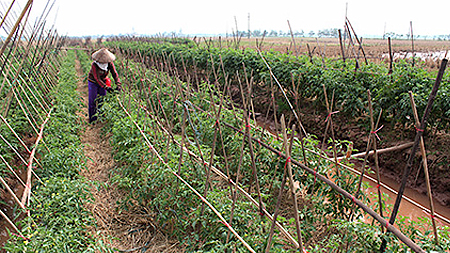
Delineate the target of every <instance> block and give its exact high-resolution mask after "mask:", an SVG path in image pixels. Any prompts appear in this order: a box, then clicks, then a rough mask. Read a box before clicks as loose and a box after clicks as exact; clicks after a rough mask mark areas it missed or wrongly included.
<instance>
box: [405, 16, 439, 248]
mask: <svg viewBox="0 0 450 253" xmlns="http://www.w3.org/2000/svg"><path fill="white" fill-rule="evenodd" d="M411 26H412V24H411ZM411 29H412V28H411ZM408 94H409V99H410V102H411V107H412V110H413V114H414V120H415V122H416V123H415V124H416V126H418V125H420V122H419V115H418V113H417V108H416V103H415V102H414V97H413V94H412V92H411V91H409V93H408ZM420 152H421V155H422V164H423V171H424V173H425V182H426V184H427V195H428V201H429V202H430V216H431V223H432V224H433V233H434V238H435V241H436V244H439V237H438V234H437V229H436V221H435V219H434V203H433V194H432V192H431V184H430V176H429V173H428V164H427V154H426V151H425V142H424V140H423V136H422V137H420Z"/></svg>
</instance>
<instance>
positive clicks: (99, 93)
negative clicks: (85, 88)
mask: <svg viewBox="0 0 450 253" xmlns="http://www.w3.org/2000/svg"><path fill="white" fill-rule="evenodd" d="M88 85H89V122H94V121H96V120H97V115H96V113H97V106H98V102H99V100H101V98H102V97H103V96H105V95H106V89H104V88H102V87H100V85H98V84H96V83H93V82H91V81H88Z"/></svg>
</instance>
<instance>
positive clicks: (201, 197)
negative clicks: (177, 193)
mask: <svg viewBox="0 0 450 253" xmlns="http://www.w3.org/2000/svg"><path fill="white" fill-rule="evenodd" d="M117 100H118V101H119V105H120V106H121V107H122V109H123V110H124V111H125V113H126V114H127V115H128V117H129V118H130V120H131V121H132V122H133V123H134V125H135V126H136V127H137V128H138V130H139V132H140V133H141V135H142V136H143V137H144V140H145V142H146V144H147V145H148V147H149V148H150V150H151V151H152V152H153V153H154V154H155V155H156V157H157V158H158V160H159V161H160V162H161V163H162V164H163V165H164V166H165V167H167V169H168V170H169V171H170V172H171V173H172V174H173V175H174V176H176V177H177V178H178V179H179V180H180V181H181V182H182V183H183V184H185V185H186V186H187V187H188V188H189V189H190V190H191V191H192V192H193V193H194V194H195V195H197V196H198V197H199V198H200V199H201V201H202V202H203V203H205V204H206V205H207V206H208V207H209V208H210V209H211V210H212V211H213V212H214V213H215V214H216V215H217V217H218V218H219V219H220V220H221V222H222V223H223V224H224V225H225V226H226V227H227V228H228V229H229V230H230V231H231V232H232V233H233V234H234V235H235V236H236V237H237V238H238V240H239V241H241V242H242V244H243V245H244V246H245V247H246V248H247V249H248V250H249V251H250V252H255V250H253V249H252V247H251V246H250V245H249V244H248V243H247V242H245V240H244V239H243V238H242V237H241V236H239V234H238V233H237V232H236V231H235V230H234V229H233V228H232V227H231V225H230V224H228V222H227V221H226V220H225V219H224V218H223V216H222V215H221V214H220V212H219V211H217V209H216V208H214V206H213V205H211V203H209V201H208V200H206V199H205V198H204V197H203V196H202V195H201V194H200V193H199V192H198V191H197V190H195V188H193V187H192V186H191V185H190V184H189V183H188V182H187V181H186V180H184V179H183V178H182V177H181V176H180V175H178V174H177V173H176V172H175V171H173V169H172V168H171V167H170V166H169V165H168V164H167V163H166V162H165V161H164V159H162V157H161V156H160V155H159V153H158V152H157V150H156V149H155V148H154V147H153V145H152V144H151V142H150V140H149V139H148V138H147V137H146V136H145V134H143V131H142V129H141V127H140V126H139V125H138V124H137V123H136V122H135V121H134V120H133V117H132V116H131V115H130V113H129V112H128V111H127V110H126V109H125V107H124V106H123V104H122V102H121V101H120V99H119V97H117Z"/></svg>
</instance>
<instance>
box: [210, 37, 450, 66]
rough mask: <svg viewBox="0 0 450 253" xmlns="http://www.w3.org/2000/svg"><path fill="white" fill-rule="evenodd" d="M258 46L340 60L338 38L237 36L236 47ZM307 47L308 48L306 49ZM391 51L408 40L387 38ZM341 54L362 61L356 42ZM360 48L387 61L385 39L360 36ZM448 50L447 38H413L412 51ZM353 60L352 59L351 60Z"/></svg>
mask: <svg viewBox="0 0 450 253" xmlns="http://www.w3.org/2000/svg"><path fill="white" fill-rule="evenodd" d="M211 39H212V42H213V43H214V45H215V46H223V47H234V38H221V40H220V44H219V39H218V38H211ZM257 41H258V44H260V45H261V50H263V51H268V50H274V51H279V52H283V53H288V54H298V55H309V53H311V55H312V56H317V57H322V56H323V57H326V58H334V59H342V50H341V47H340V43H339V39H338V38H318V39H316V38H298V37H296V38H295V47H294V44H293V43H292V39H291V38H290V37H277V38H273V37H267V38H264V40H262V38H250V39H248V38H241V40H240V44H239V45H240V46H239V47H240V48H256V43H257ZM308 46H309V50H308ZM391 47H392V53H393V54H395V53H400V52H412V44H411V41H410V40H406V39H404V40H399V39H396V40H391ZM344 48H345V49H344V55H345V57H346V58H359V61H360V62H362V61H364V56H363V54H362V52H361V51H360V52H358V48H357V45H356V47H355V50H354V51H353V50H352V47H351V46H349V44H348V41H347V43H345V44H344ZM362 48H363V49H364V52H365V54H366V58H367V59H368V60H369V61H372V62H382V61H384V62H389V58H388V57H385V58H382V55H383V54H388V53H389V47H388V40H387V39H385V40H383V39H362ZM448 50H450V41H439V40H415V41H414V52H416V53H417V52H421V53H430V52H439V51H448ZM353 61H354V60H353ZM439 65H440V62H439V61H432V60H431V59H429V60H426V61H424V66H426V67H427V68H428V69H430V70H437V69H439Z"/></svg>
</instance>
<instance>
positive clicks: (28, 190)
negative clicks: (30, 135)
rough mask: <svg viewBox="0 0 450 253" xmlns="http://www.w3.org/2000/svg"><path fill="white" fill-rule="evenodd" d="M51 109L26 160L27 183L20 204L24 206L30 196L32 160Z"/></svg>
mask: <svg viewBox="0 0 450 253" xmlns="http://www.w3.org/2000/svg"><path fill="white" fill-rule="evenodd" d="M52 111H53V108H52V109H50V111H49V112H48V114H47V118H46V119H45V121H44V122H43V123H42V126H41V130H40V131H39V135H38V137H37V139H36V142H35V143H34V148H33V150H31V154H30V158H29V159H28V166H27V182H26V187H25V190H24V191H23V195H22V204H23V205H25V201H26V200H27V198H28V205H29V204H30V194H31V173H32V171H33V160H34V156H35V154H36V149H37V147H38V145H39V141H40V140H41V139H42V137H43V134H44V127H45V124H47V122H48V120H49V119H50V114H51V113H52Z"/></svg>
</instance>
